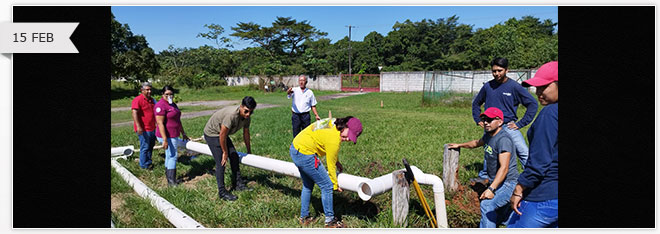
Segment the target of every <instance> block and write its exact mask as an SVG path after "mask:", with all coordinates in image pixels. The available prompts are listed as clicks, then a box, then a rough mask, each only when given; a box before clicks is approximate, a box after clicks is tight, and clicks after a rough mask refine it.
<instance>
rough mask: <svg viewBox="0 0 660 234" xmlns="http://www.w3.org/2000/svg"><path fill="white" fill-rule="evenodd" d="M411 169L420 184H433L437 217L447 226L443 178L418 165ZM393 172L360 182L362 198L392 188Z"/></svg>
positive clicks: (439, 221) (367, 198)
mask: <svg viewBox="0 0 660 234" xmlns="http://www.w3.org/2000/svg"><path fill="white" fill-rule="evenodd" d="M410 169H411V170H412V172H413V175H414V176H415V180H417V183H418V184H426V185H432V186H433V195H434V196H433V199H434V203H435V213H436V215H435V217H436V220H437V222H438V227H442V228H447V227H449V226H448V224H447V208H446V205H445V192H444V185H443V183H442V180H441V179H440V178H439V177H438V176H436V175H433V174H424V172H422V170H420V169H419V168H417V167H416V166H410ZM392 183H393V181H392V173H390V174H387V175H383V176H380V177H377V178H374V179H372V180H368V181H365V182H362V183H360V185H358V187H360V188H361V189H360V190H358V194H359V196H360V198H362V200H365V201H367V200H369V199H370V198H371V197H373V196H376V195H379V194H382V193H384V192H387V191H389V190H391V189H392V186H393V184H392Z"/></svg>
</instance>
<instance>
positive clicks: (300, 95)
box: [286, 75, 321, 137]
mask: <svg viewBox="0 0 660 234" xmlns="http://www.w3.org/2000/svg"><path fill="white" fill-rule="evenodd" d="M298 84H299V85H300V87H295V88H289V89H288V90H287V91H286V93H287V96H286V97H287V98H288V99H291V98H293V100H292V101H291V113H292V114H291V125H292V126H293V137H296V135H298V133H299V132H300V131H302V130H303V129H305V127H307V126H308V125H309V124H310V116H309V110H310V109H311V110H312V111H314V115H316V120H320V119H321V117H319V113H318V112H316V98H315V97H314V92H312V90H311V89H308V88H307V87H306V85H307V77H305V75H301V76H300V77H298Z"/></svg>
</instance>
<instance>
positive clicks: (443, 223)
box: [410, 166, 449, 228]
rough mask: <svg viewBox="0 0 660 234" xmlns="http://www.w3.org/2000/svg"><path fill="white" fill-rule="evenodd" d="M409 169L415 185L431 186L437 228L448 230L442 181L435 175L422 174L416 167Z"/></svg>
mask: <svg viewBox="0 0 660 234" xmlns="http://www.w3.org/2000/svg"><path fill="white" fill-rule="evenodd" d="M410 169H411V170H412V171H413V174H414V175H415V180H417V183H419V184H427V185H433V199H434V203H435V218H436V221H437V222H438V227H440V228H449V224H448V223H447V206H446V204H445V187H444V184H443V183H442V180H441V179H440V177H438V176H436V175H433V174H424V172H422V170H420V169H419V168H417V167H416V166H410Z"/></svg>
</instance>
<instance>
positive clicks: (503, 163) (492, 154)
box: [449, 107, 518, 228]
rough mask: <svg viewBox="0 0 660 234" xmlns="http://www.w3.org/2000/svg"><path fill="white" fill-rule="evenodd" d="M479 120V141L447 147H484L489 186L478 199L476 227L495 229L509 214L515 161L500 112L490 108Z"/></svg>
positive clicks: (515, 176) (514, 181) (514, 153)
mask: <svg viewBox="0 0 660 234" xmlns="http://www.w3.org/2000/svg"><path fill="white" fill-rule="evenodd" d="M479 117H480V118H481V122H483V125H484V130H485V132H484V135H483V136H482V137H481V139H479V140H472V141H468V142H465V143H461V144H455V143H450V144H449V148H454V149H455V148H461V147H463V148H469V149H471V148H476V147H479V146H483V147H484V161H485V162H486V175H487V176H488V179H489V182H490V183H489V184H488V189H486V190H485V191H484V192H483V193H481V195H480V196H479V199H480V200H481V202H480V204H479V206H480V208H481V222H479V227H480V228H496V227H497V225H498V224H500V223H506V221H507V219H508V218H509V217H510V215H511V212H512V210H511V209H510V206H509V205H508V204H509V198H511V194H512V193H513V188H514V187H515V186H516V182H517V179H518V169H517V166H518V164H517V163H518V161H517V160H516V148H515V145H514V143H513V140H512V139H511V136H510V135H509V134H507V133H506V132H505V131H504V130H503V129H502V126H504V125H505V124H506V123H505V122H504V114H503V113H502V110H500V109H498V108H497V107H490V108H488V109H486V110H485V111H484V112H483V113H481V114H480V115H479Z"/></svg>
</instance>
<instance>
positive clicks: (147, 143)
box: [131, 82, 156, 170]
mask: <svg viewBox="0 0 660 234" xmlns="http://www.w3.org/2000/svg"><path fill="white" fill-rule="evenodd" d="M154 105H156V99H154V98H152V97H151V83H149V82H144V83H142V86H141V88H140V95H138V96H137V97H135V98H134V99H133V101H132V102H131V115H132V117H133V130H134V131H135V133H136V134H137V135H138V138H139V139H140V168H142V169H147V170H151V169H153V167H154V165H153V164H152V161H151V154H152V152H153V150H154V145H156V117H155V115H154Z"/></svg>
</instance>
